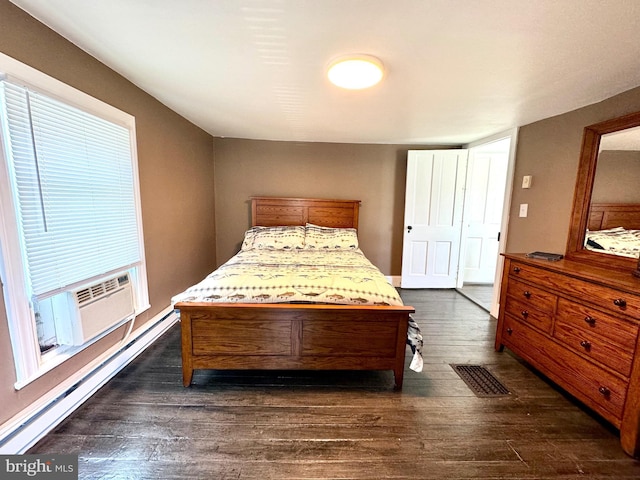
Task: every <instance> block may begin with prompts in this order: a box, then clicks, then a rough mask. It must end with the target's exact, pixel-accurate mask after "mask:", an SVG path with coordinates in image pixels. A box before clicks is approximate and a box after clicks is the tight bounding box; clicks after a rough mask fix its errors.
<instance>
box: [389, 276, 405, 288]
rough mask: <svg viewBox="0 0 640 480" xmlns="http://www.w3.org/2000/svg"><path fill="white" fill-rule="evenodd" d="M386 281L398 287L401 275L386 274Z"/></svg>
mask: <svg viewBox="0 0 640 480" xmlns="http://www.w3.org/2000/svg"><path fill="white" fill-rule="evenodd" d="M386 278H387V281H388V282H389V283H390V284H391V285H393V286H394V287H396V288H400V280H401V279H402V277H401V276H400V275H391V276H387V277H386Z"/></svg>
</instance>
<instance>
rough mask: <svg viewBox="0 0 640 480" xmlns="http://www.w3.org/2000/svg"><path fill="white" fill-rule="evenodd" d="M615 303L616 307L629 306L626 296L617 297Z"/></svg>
mask: <svg viewBox="0 0 640 480" xmlns="http://www.w3.org/2000/svg"><path fill="white" fill-rule="evenodd" d="M613 304H614V305H615V306H616V307H620V308H626V306H627V301H626V300H625V299H624V298H616V299H615V300H614V301H613Z"/></svg>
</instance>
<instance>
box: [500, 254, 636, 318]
mask: <svg viewBox="0 0 640 480" xmlns="http://www.w3.org/2000/svg"><path fill="white" fill-rule="evenodd" d="M510 265H511V267H510V270H509V275H511V276H512V277H513V278H518V279H522V280H526V281H529V282H532V283H535V284H536V285H539V286H541V287H547V288H550V289H552V290H554V291H556V292H557V293H558V294H564V295H568V296H572V297H576V298H580V299H582V300H584V301H586V302H590V303H592V304H594V305H598V306H600V307H604V308H605V309H607V310H610V311H612V312H618V313H622V314H625V315H630V316H631V317H634V318H640V296H637V295H632V294H629V293H624V292H621V291H619V290H616V289H614V288H608V287H605V286H601V285H597V284H595V283H591V282H588V281H585V280H580V279H579V278H574V277H570V276H567V275H562V274H559V273H555V272H551V271H548V270H545V269H543V268H538V267H534V266H531V265H527V264H524V263H520V262H517V261H512V262H511V263H510Z"/></svg>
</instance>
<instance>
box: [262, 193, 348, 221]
mask: <svg viewBox="0 0 640 480" xmlns="http://www.w3.org/2000/svg"><path fill="white" fill-rule="evenodd" d="M359 209H360V200H327V199H322V198H284V197H251V226H252V227H255V226H262V227H271V226H277V225H305V224H306V223H313V224H315V225H320V226H322V227H339V228H358V211H359Z"/></svg>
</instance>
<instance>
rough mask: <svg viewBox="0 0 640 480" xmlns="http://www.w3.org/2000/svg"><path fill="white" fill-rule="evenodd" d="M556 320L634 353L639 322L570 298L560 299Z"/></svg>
mask: <svg viewBox="0 0 640 480" xmlns="http://www.w3.org/2000/svg"><path fill="white" fill-rule="evenodd" d="M556 321H557V322H562V323H564V324H568V325H571V326H572V327H574V328H578V329H581V330H584V331H586V332H589V333H590V334H591V335H594V336H596V337H599V338H603V339H607V340H608V341H609V342H611V343H614V344H617V345H620V347H621V348H622V349H623V350H627V351H629V352H630V353H633V351H634V349H635V347H636V341H637V339H638V324H637V323H633V322H631V321H627V320H623V319H621V318H617V317H614V316H613V315H607V314H606V313H603V312H601V311H600V310H596V309H594V308H592V307H590V306H588V305H580V304H577V303H575V302H572V301H570V300H566V299H564V298H561V299H559V300H558V311H557V312H556Z"/></svg>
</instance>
